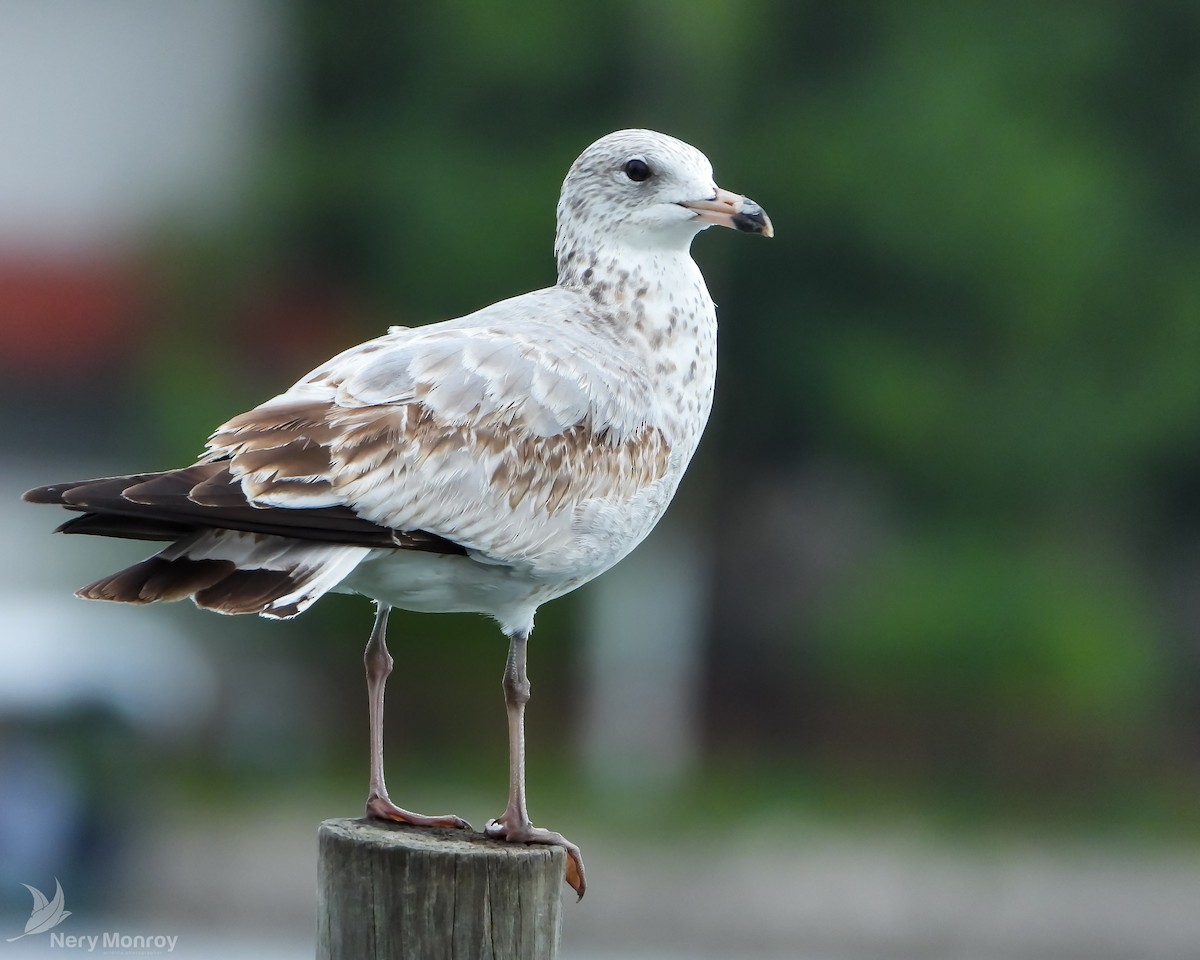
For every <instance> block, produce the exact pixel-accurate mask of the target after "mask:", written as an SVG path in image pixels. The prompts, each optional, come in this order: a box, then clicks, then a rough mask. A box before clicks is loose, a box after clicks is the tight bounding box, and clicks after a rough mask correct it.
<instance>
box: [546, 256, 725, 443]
mask: <svg viewBox="0 0 1200 960" xmlns="http://www.w3.org/2000/svg"><path fill="white" fill-rule="evenodd" d="M558 252H559V257H558V286H559V287H561V288H564V289H568V290H573V291H576V292H578V293H581V294H585V295H586V296H587V297H588V298H589V299H590V300H591V301H592V303H593V304H594V310H593V311H592V314H593V316H596V317H597V318H598V319H600V320H601V321H602V322H603V323H604V324H605V325H609V324H611V325H612V327H615V328H616V331H615V332H616V333H617V335H618V337H619V338H620V340H621V341H622V342H624V343H625V344H627V345H628V346H629V347H632V348H633V349H634V350H635V351H636V352H637V353H638V354H640V355H641V356H642V357H643V358H644V362H645V364H646V367H647V373H649V374H650V375H651V376H652V378H653V380H654V383H655V385H656V390H657V392H658V393H659V395H660V397H661V400H662V408H661V411H660V413H661V415H662V416H663V417H664V423H663V426H664V427H668V428H669V433H670V434H671V435H673V437H674V438H675V439H676V440H678V441H679V444H680V446H679V452H680V454H681V455H682V457H683V458H684V459H683V462H686V460H687V459H690V457H691V452H692V451H693V450H694V449H695V444H696V443H697V442H698V441H699V437H700V432H701V431H702V430H703V428H704V424H705V422H706V421H707V419H708V414H709V410H710V408H711V406H712V398H713V386H714V382H715V379H716V349H717V318H716V307H715V305H714V304H713V301H712V297H711V296H710V295H709V292H708V287H707V286H705V283H704V277H703V276H702V275H701V273H700V268H699V267H698V266H697V265H696V262H695V261H694V260H693V259H692V258H691V254H690V253H689V250H688V246H686V245H681V246H671V247H667V246H661V247H651V246H646V247H638V248H634V249H630V248H628V247H621V246H617V245H613V244H609V245H603V244H600V245H596V244H593V245H592V246H591V247H590V248H585V247H582V246H572V247H569V248H568V247H560V248H559V251H558Z"/></svg>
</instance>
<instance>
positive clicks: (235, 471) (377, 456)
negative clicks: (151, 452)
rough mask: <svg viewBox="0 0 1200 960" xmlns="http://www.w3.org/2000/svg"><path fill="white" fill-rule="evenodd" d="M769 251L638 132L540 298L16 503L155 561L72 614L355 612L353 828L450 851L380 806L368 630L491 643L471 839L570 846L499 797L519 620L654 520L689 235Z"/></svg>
mask: <svg viewBox="0 0 1200 960" xmlns="http://www.w3.org/2000/svg"><path fill="white" fill-rule="evenodd" d="M714 224H715V225H718V226H724V227H731V228H733V229H735V230H738V231H741V232H744V233H751V234H762V235H765V236H768V237H769V236H771V235H772V233H773V229H772V226H771V221H770V219H769V218H768V217H767V215H766V213H765V212H764V211H763V210H762V208H761V207H760V206H759V205H758V204H756V203H755V202H754V201H752V200H750V199H748V198H746V197H744V196H740V195H738V194H735V193H730V192H729V191H726V190H722V189H721V188H719V187H718V186H717V185H716V183H715V181H714V180H713V172H712V165H711V164H710V163H709V161H708V159H707V158H706V157H705V156H704V155H703V154H702V153H701V152H700V151H699V150H697V149H695V148H694V147H692V146H689V145H688V144H686V143H683V142H682V141H680V140H676V139H674V138H673V137H669V136H666V135H664V134H661V133H656V132H654V131H650V130H620V131H617V132H616V133H611V134H609V135H608V136H605V137H602V138H601V139H600V140H597V141H596V142H595V143H593V144H592V145H591V146H590V147H588V148H587V149H586V150H585V151H584V152H583V153H582V154H581V155H580V156H579V158H578V159H577V160H576V161H575V162H574V163H573V164H572V165H571V168H570V170H569V171H568V173H567V176H566V179H565V180H564V182H563V185H562V192H561V195H560V198H559V201H558V208H557V230H556V233H555V240H554V254H555V259H556V261H557V264H558V281H557V283H556V284H555V285H554V286H552V287H548V288H546V289H543V290H537V291H535V292H532V293H526V294H523V295H521V296H517V297H513V298H511V299H508V300H502V301H500V302H498V303H494V304H492V305H491V306H487V307H484V308H483V309H481V310H478V311H476V312H474V313H471V314H468V315H466V316H463V317H459V318H457V319H452V320H445V321H442V322H440V323H432V324H428V325H426V326H421V327H415V328H405V327H391V328H389V330H388V332H387V333H386V334H385V335H384V336H381V337H378V338H376V339H374V340H369V341H367V342H366V343H363V344H360V345H358V346H355V347H351V348H350V349H348V350H346V351H344V352H343V353H340V354H338V355H337V356H335V357H334V358H333V359H332V360H330V361H328V362H327V363H325V364H323V365H322V366H320V367H318V368H317V369H316V370H314V371H313V372H312V373H310V374H308V375H307V376H306V377H304V378H303V379H301V380H300V381H299V382H297V383H296V384H295V385H294V386H293V387H291V388H290V389H288V390H287V391H285V392H284V393H281V394H279V395H278V396H276V397H274V398H272V399H270V400H268V401H266V402H265V403H263V404H261V405H259V406H257V407H255V408H254V409H252V410H250V411H249V412H247V413H243V414H241V415H240V416H237V417H234V418H233V419H232V420H230V421H228V422H227V423H225V424H223V425H222V426H220V427H218V428H217V429H216V431H215V432H214V433H213V434H212V435H211V437H210V438H209V440H208V444H207V447H206V450H205V452H204V454H203V455H202V456H201V457H200V459H199V460H198V461H197V462H196V463H194V464H192V465H191V466H187V467H183V468H181V469H176V470H167V471H164V472H157V473H141V474H131V475H127V476H119V477H107V478H102V479H94V480H83V481H76V482H71V483H57V484H53V485H50V486H45V487H39V488H37V489H34V490H30V491H29V492H28V493H26V494H25V499H26V500H28V501H31V502H33V503H45V504H57V505H60V506H63V507H65V508H67V509H68V510H72V511H76V512H78V513H80V514H81V516H78V517H75V518H72V519H70V520H68V521H66V522H65V523H64V524H63V525H62V526H60V527H59V528H58V531H59V532H63V533H73V534H92V535H98V536H106V537H122V538H128V539H138V540H149V541H166V542H167V546H166V547H165V548H163V549H162V550H161V551H159V552H158V553H156V554H155V555H153V556H152V557H150V558H149V559H147V560H144V561H142V562H140V563H137V564H135V565H133V566H131V567H128V568H126V569H124V570H121V571H119V572H117V573H114V574H112V575H111V576H107V577H104V578H103V579H101V580H97V581H96V582H95V583H93V584H90V585H89V586H86V587H83V588H82V589H80V590H79V591H77V596H80V597H83V598H85V599H89V600H110V601H117V602H121V603H152V602H155V601H159V600H181V599H184V598H191V599H192V600H193V601H194V602H195V604H196V605H197V606H199V607H202V608H204V609H208V610H214V611H216V612H218V613H225V614H241V613H257V614H261V615H262V616H265V617H271V618H275V619H289V618H291V617H294V616H296V615H297V614H300V613H302V612H303V611H304V610H305V609H306V608H308V607H309V606H310V605H311V604H312V603H313V602H314V601H316V600H317V599H318V598H320V597H321V596H322V595H324V594H326V593H329V592H331V591H332V592H336V593H350V594H359V595H363V596H366V597H369V598H371V599H372V600H374V601H375V604H376V616H375V623H374V626H373V628H372V630H371V635H370V639H369V641H368V642H367V646H366V650H365V652H364V657H363V659H364V663H365V666H366V676H367V694H368V705H369V710H368V714H369V725H370V743H371V753H370V785H369V790H368V799H367V804H366V813H367V816H368V817H370V818H376V819H382V820H390V821H397V822H401V823H407V824H413V825H417V826H432V827H455V828H467V827H468V826H469V825H468V824H467V823H466V821H465V820H462V819H461V818H459V817H456V816H451V815H441V816H426V815H422V814H418V813H413V812H412V811H409V810H405V809H403V808H401V807H399V806H397V805H396V804H395V803H393V802H392V800H391V798H390V797H389V796H388V791H387V788H386V786H385V783H384V770H383V706H384V685H385V683H386V681H387V678H388V676H389V674H390V673H391V671H392V667H393V659H392V657H391V655H390V654H389V652H388V649H387V643H386V636H385V635H386V630H387V620H388V613H389V611H390V610H391V609H392V608H393V607H399V608H401V609H404V610H412V611H418V612H426V613H458V612H471V613H482V614H485V615H488V616H490V617H492V618H493V619H495V620H496V621H497V622H498V624H499V626H500V629H501V630H502V631H503V632H504V634H505V635H506V636H507V638H508V644H509V646H508V659H507V662H506V664H505V667H504V673H503V691H504V701H505V707H506V712H507V717H508V742H509V783H508V803H507V806H506V807H505V809H504V812H503V813H501V814H500V816H498V817H496V818H495V819H492V820H489V821H488V823H487V825H486V827H485V831H484V832H485V833H486V834H487V835H488V836H489V837H493V838H497V839H503V840H509V841H514V842H525V843H543V844H552V845H556V846H561V847H563V848H564V849H565V850H566V853H567V870H566V880H567V882H568V883H569V884H570V885H571V887H572V888H574V890H575V891H576V893H577V894H578V895H579V896H580V897H582V896H583V893H584V889H585V878H584V869H583V859H582V856H581V854H580V851H579V848H578V847H577V846H576V845H575V844H574V843H572V842H571V841H569V840H567V839H566V838H565V837H563V836H562V835H561V834H559V833H556V832H554V831H551V830H547V829H544V828H541V827H535V826H534V825H533V823H532V821H531V820H530V818H529V812H528V806H527V803H526V793H525V705H526V703H527V702H528V700H529V696H530V683H529V677H528V673H527V670H526V649H527V645H528V641H529V636H530V632H531V631H532V629H533V620H534V613H535V611H536V610H537V608H538V607H539V606H540V605H541V604H543V603H545V602H546V601H548V600H552V599H554V598H556V597H560V596H562V595H563V594H565V593H568V592H570V591H571V590H574V589H575V588H576V587H578V586H580V585H581V584H584V583H587V582H588V581H589V580H591V579H593V578H594V577H596V576H599V575H600V574H601V573H603V572H604V571H605V570H607V569H608V568H609V567H611V566H612V565H613V564H615V563H617V562H618V561H619V560H620V559H621V558H622V557H624V556H625V555H626V554H628V553H629V552H630V551H631V550H633V548H634V547H636V546H637V545H638V544H639V543H640V542H641V541H642V540H643V539H644V538H645V537H646V535H647V534H648V533H649V532H650V531H651V530H652V529H653V527H654V525H655V524H656V523H657V522H658V521H659V519H660V518H661V517H662V515H663V513H664V511H665V510H666V509H667V505H668V504H669V503H670V501H671V498H672V497H673V496H674V494H675V491H676V488H677V487H678V486H679V482H680V479H681V478H682V476H683V473H684V470H685V469H686V468H687V465H688V463H689V461H690V460H691V459H692V455H693V454H694V453H695V451H696V447H697V444H698V443H699V441H700V435H701V433H702V432H703V430H704V425H705V423H706V422H707V420H708V415H709V411H710V409H711V407H712V401H713V386H714V381H715V377H716V336H717V322H716V308H715V306H714V304H713V301H712V298H711V296H710V295H709V292H708V289H707V287H706V286H705V283H704V278H703V277H702V276H701V274H700V270H699V268H698V267H697V266H696V264H695V262H694V261H693V260H692V258H691V254H690V248H691V242H692V239H693V238H694V237H695V236H696V235H697V234H698V233H699V232H700V231H701V230H704V229H705V228H707V227H709V226H712V225H714Z"/></svg>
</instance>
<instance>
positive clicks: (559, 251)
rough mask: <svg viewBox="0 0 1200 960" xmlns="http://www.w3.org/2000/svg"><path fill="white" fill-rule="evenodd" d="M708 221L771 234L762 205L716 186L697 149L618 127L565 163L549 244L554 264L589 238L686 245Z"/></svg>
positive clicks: (614, 243) (613, 243)
mask: <svg viewBox="0 0 1200 960" xmlns="http://www.w3.org/2000/svg"><path fill="white" fill-rule="evenodd" d="M714 224H716V225H718V226H723V227H731V228H732V229H734V230H740V231H742V232H744V233H761V234H763V235H764V236H768V237H769V236H771V235H772V233H773V230H772V227H771V221H770V219H769V218H768V217H767V215H766V213H764V212H763V209H762V207H760V206H759V205H758V204H757V203H755V202H754V201H753V200H750V199H748V198H747V197H743V196H741V195H739V194H736V193H730V192H729V191H728V190H722V189H721V188H720V187H718V186H717V183H716V181H715V180H714V179H713V171H712V164H711V163H709V162H708V158H707V157H706V156H704V154H702V153H701V152H700V151H699V150H697V149H696V148H695V147H692V146H689V145H688V144H686V143H684V142H683V141H682V140H676V139H675V138H674V137H668V136H667V135H666V134H662V133H655V132H654V131H653V130H618V131H617V132H616V133H610V134H609V135H608V136H606V137H601V138H600V139H599V140H597V141H596V142H595V143H593V144H592V145H591V146H590V147H588V148H587V149H586V150H584V151H583V153H582V154H580V156H579V159H578V160H576V161H575V162H574V163H573V164H571V169H570V170H569V171H568V172H567V178H566V180H564V181H563V187H562V195H561V196H560V198H559V201H558V233H557V236H556V239H555V245H554V249H555V254H556V256H557V257H558V259H559V264H560V266H561V265H562V262H563V258H564V257H565V256H566V255H567V254H568V253H570V252H571V251H572V250H575V251H576V252H577V253H582V252H584V251H583V250H581V249H580V248H582V247H584V246H586V245H587V244H588V243H589V242H590V243H593V244H595V246H596V247H627V248H628V247H633V248H650V249H670V248H676V249H681V250H686V249H687V248H688V245H689V244H690V243H691V242H692V238H693V237H694V236H695V235H696V234H697V233H699V232H700V231H701V230H703V229H705V228H706V227H710V226H712V225H714ZM587 252H589V253H591V252H594V251H587Z"/></svg>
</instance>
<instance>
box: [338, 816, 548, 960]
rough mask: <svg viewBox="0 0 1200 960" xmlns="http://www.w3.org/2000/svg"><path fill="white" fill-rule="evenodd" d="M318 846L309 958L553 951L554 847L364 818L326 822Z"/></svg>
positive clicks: (544, 958) (536, 955) (463, 959)
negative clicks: (313, 953)
mask: <svg viewBox="0 0 1200 960" xmlns="http://www.w3.org/2000/svg"><path fill="white" fill-rule="evenodd" d="M317 841H318V846H319V851H318V863H317V960H485V958H486V960H554V957H555V956H556V955H557V953H558V940H559V934H560V932H561V927H562V912H561V904H562V901H561V892H562V886H563V876H564V872H565V870H566V857H565V855H564V853H563V851H562V850H561V849H560V848H558V847H549V846H544V845H540V844H529V845H526V844H521V843H505V842H503V841H498V840H489V839H487V838H486V837H484V836H483V835H482V834H479V833H467V832H466V831H462V830H431V829H426V828H417V827H406V826H402V825H400V824H388V823H380V822H377V821H367V820H326V821H325V822H324V823H322V824H321V829H320V831H319V832H318V834H317Z"/></svg>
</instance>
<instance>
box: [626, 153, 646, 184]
mask: <svg viewBox="0 0 1200 960" xmlns="http://www.w3.org/2000/svg"><path fill="white" fill-rule="evenodd" d="M621 169H622V170H624V171H625V176H627V177H628V178H629V179H630V180H632V181H633V182H634V183H641V182H642V181H643V180H649V179H650V174H651V172H652V171H651V170H650V164H648V163H647V162H646V161H645V160H643V159H642V158H641V157H634V158H633V159H632V160H626V161H625V166H623V167H622V168H621Z"/></svg>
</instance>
